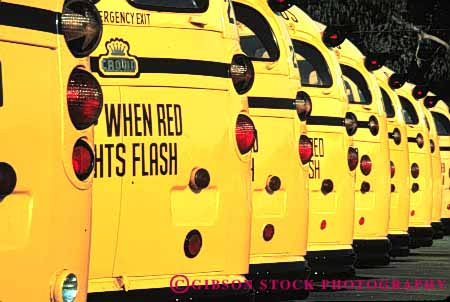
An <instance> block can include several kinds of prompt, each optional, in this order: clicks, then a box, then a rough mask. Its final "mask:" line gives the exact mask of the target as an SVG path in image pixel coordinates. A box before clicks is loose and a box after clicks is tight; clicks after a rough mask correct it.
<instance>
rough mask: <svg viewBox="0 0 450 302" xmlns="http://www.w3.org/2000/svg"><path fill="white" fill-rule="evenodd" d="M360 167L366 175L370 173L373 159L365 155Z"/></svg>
mask: <svg viewBox="0 0 450 302" xmlns="http://www.w3.org/2000/svg"><path fill="white" fill-rule="evenodd" d="M360 167H361V172H362V174H364V175H366V176H367V175H369V174H370V171H372V161H371V159H370V157H369V156H367V155H363V157H362V158H361V165H360Z"/></svg>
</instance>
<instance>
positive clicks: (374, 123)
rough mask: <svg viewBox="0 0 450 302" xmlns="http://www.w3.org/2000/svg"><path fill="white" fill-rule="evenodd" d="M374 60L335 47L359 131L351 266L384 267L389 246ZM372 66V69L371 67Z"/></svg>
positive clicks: (385, 148) (349, 47) (384, 148)
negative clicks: (353, 260) (373, 67)
mask: <svg viewBox="0 0 450 302" xmlns="http://www.w3.org/2000/svg"><path fill="white" fill-rule="evenodd" d="M372 61H373V60H371V59H369V58H364V56H363V55H362V54H361V52H360V51H359V50H358V49H357V48H356V47H355V46H354V45H353V44H351V42H350V41H348V40H346V41H345V42H344V43H343V44H342V45H341V47H340V59H339V62H340V64H341V68H342V73H343V74H344V76H345V79H344V80H345V81H346V83H345V82H344V84H345V85H347V89H348V92H349V94H350V95H349V96H348V97H349V102H350V111H351V112H352V113H353V114H354V115H355V119H356V120H357V123H358V129H357V131H356V133H355V135H354V144H355V148H357V149H358V153H359V158H360V165H359V168H358V169H357V170H356V184H355V225H354V227H355V228H354V239H353V249H354V250H355V253H356V265H358V266H364V265H378V264H379V265H386V264H388V263H389V250H390V249H391V243H390V241H389V239H388V238H387V235H388V226H389V209H390V202H389V200H390V194H389V191H390V190H389V179H390V167H389V145H388V134H387V122H386V114H385V113H384V110H383V104H382V96H381V91H380V88H379V86H378V84H377V80H376V78H375V76H374V75H373V74H372V73H371V72H370V71H369V70H368V69H367V68H368V67H370V68H372V66H371V65H369V64H370V63H371V62H372ZM375 65H377V64H375Z"/></svg>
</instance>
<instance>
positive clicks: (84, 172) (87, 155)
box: [72, 139, 94, 181]
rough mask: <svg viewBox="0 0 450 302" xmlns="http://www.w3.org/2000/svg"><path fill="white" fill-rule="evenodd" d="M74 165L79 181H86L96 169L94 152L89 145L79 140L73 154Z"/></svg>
mask: <svg viewBox="0 0 450 302" xmlns="http://www.w3.org/2000/svg"><path fill="white" fill-rule="evenodd" d="M72 165H73V170H74V171H75V175H76V176H77V177H78V179H79V180H82V181H83V180H85V179H87V178H88V177H89V175H90V174H91V172H92V170H93V169H94V152H93V151H92V148H91V146H89V144H88V143H87V142H86V141H84V140H82V139H79V140H78V141H77V142H76V144H75V146H74V148H73V152H72Z"/></svg>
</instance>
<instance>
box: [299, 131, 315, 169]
mask: <svg viewBox="0 0 450 302" xmlns="http://www.w3.org/2000/svg"><path fill="white" fill-rule="evenodd" d="M298 152H299V154H300V160H301V161H302V164H304V165H306V164H307V163H309V162H310V161H311V158H312V157H313V147H312V143H311V140H310V139H309V138H308V137H307V136H306V135H301V136H300V140H299V144H298Z"/></svg>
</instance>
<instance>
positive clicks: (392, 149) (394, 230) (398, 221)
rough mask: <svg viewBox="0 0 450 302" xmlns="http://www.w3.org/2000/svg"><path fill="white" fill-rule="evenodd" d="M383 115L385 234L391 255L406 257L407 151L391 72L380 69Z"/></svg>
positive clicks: (407, 252)
mask: <svg viewBox="0 0 450 302" xmlns="http://www.w3.org/2000/svg"><path fill="white" fill-rule="evenodd" d="M375 74H376V76H377V80H378V85H379V86H380V89H381V95H382V98H383V105H384V110H385V112H386V116H387V125H388V137H389V157H390V169H391V170H390V171H391V206H390V215H389V216H390V219H389V230H388V231H389V235H388V238H389V240H390V241H391V244H392V249H391V251H390V254H391V256H394V257H402V256H408V255H409V247H408V246H409V235H408V224H409V198H410V196H409V195H410V191H409V188H410V183H409V149H408V140H407V138H408V136H407V133H406V131H407V130H406V123H405V119H404V117H403V113H402V107H401V105H400V101H399V98H398V96H397V94H396V93H395V91H394V90H393V89H392V87H391V86H392V85H391V86H390V85H389V83H390V82H389V77H390V75H392V74H393V72H392V71H391V70H389V69H388V68H386V67H383V68H382V69H381V70H379V71H376V72H375Z"/></svg>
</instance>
